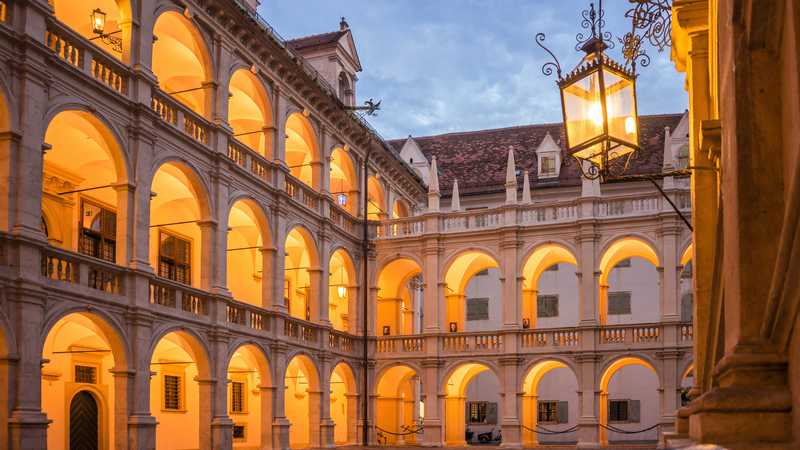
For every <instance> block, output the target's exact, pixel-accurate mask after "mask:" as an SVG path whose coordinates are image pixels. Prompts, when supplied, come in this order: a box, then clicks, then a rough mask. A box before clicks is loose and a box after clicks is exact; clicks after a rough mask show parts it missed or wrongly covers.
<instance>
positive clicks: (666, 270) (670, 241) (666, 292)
mask: <svg viewBox="0 0 800 450" xmlns="http://www.w3.org/2000/svg"><path fill="white" fill-rule="evenodd" d="M679 233H680V228H679V226H678V225H677V224H669V225H667V224H665V225H663V226H662V228H661V230H660V233H659V234H660V235H661V255H662V256H661V257H662V261H661V267H662V270H661V321H662V322H679V321H680V320H681V310H680V292H679V289H680V286H679V284H678V283H679V280H680V277H679V275H680V274H679V268H678V266H679V264H680V261H679V260H678V258H679V256H678V243H677V240H678V235H679Z"/></svg>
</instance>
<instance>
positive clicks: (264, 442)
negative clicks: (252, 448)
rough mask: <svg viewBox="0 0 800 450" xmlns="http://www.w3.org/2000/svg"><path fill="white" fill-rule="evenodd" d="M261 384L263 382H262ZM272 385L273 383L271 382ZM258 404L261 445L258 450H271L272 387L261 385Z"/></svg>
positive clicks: (273, 396)
mask: <svg viewBox="0 0 800 450" xmlns="http://www.w3.org/2000/svg"><path fill="white" fill-rule="evenodd" d="M262 382H263V381H262ZM273 383H274V381H273ZM258 389H259V390H260V395H259V402H261V424H260V425H261V445H260V446H259V450H271V449H272V448H273V447H272V443H273V436H272V422H273V405H272V403H273V400H274V398H275V390H276V388H275V387H274V386H268V385H263V384H262V385H261V386H258Z"/></svg>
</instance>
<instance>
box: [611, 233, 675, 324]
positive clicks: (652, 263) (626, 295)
mask: <svg viewBox="0 0 800 450" xmlns="http://www.w3.org/2000/svg"><path fill="white" fill-rule="evenodd" d="M660 266H661V264H660V262H659V259H658V255H657V254H656V252H655V250H654V249H653V247H651V246H650V244H648V243H647V242H645V241H643V240H641V239H638V238H624V239H620V240H618V241H616V242H614V243H613V244H611V245H610V246H609V247H608V249H607V250H606V251H605V253H604V254H603V256H602V258H601V259H600V267H599V269H600V277H599V282H600V286H599V288H600V290H599V302H598V303H599V304H598V307H599V317H600V323H601V324H602V325H607V324H608V325H616V324H627V323H650V322H657V321H658V320H660V318H661V311H660V310H661V301H660V298H661V293H660V291H661V290H660V289H659V286H660V283H661V280H660V275H659V273H658V267H660Z"/></svg>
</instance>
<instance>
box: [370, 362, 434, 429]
mask: <svg viewBox="0 0 800 450" xmlns="http://www.w3.org/2000/svg"><path fill="white" fill-rule="evenodd" d="M421 373H422V372H421V369H420V368H419V367H416V366H415V365H413V364H408V363H404V362H403V363H400V362H396V363H392V364H389V365H387V366H384V367H383V368H382V369H381V370H379V371H378V372H377V374H376V377H375V380H376V381H377V382H376V383H375V384H374V386H375V387H374V392H375V394H376V397H375V409H373V410H376V411H377V410H380V411H381V412H382V413H381V414H378V415H376V418H375V428H376V432H377V434H378V438H379V440H380V441H381V442H385V443H387V444H402V443H404V442H416V436H414V435H410V436H397V435H396V434H392V433H401V432H402V430H403V428H404V427H409V428H414V427H415V424H416V419H417V417H419V416H420V415H422V411H421V410H420V409H421V408H423V405H422V404H421V402H420V401H419V389H420V384H419V377H420V374H421ZM436 404H437V399H435V398H434V399H429V400H428V407H429V408H436V406H435V405H436Z"/></svg>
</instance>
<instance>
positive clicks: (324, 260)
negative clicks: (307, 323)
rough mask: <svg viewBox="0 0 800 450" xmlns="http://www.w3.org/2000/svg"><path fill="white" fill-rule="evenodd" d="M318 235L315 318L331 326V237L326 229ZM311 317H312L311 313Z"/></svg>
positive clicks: (324, 324)
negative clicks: (317, 312) (317, 313)
mask: <svg viewBox="0 0 800 450" xmlns="http://www.w3.org/2000/svg"><path fill="white" fill-rule="evenodd" d="M318 236H319V256H320V262H319V268H320V273H319V281H318V285H317V286H318V292H319V297H318V298H317V305H318V307H317V308H318V310H319V315H318V316H317V320H319V323H320V324H321V325H323V326H331V320H330V294H331V288H330V283H331V277H330V268H331V266H330V257H331V255H330V247H331V237H330V235H329V234H328V232H327V230H324V229H323V230H321V231H320V232H319V233H318ZM311 317H314V316H313V315H312V316H311Z"/></svg>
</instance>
